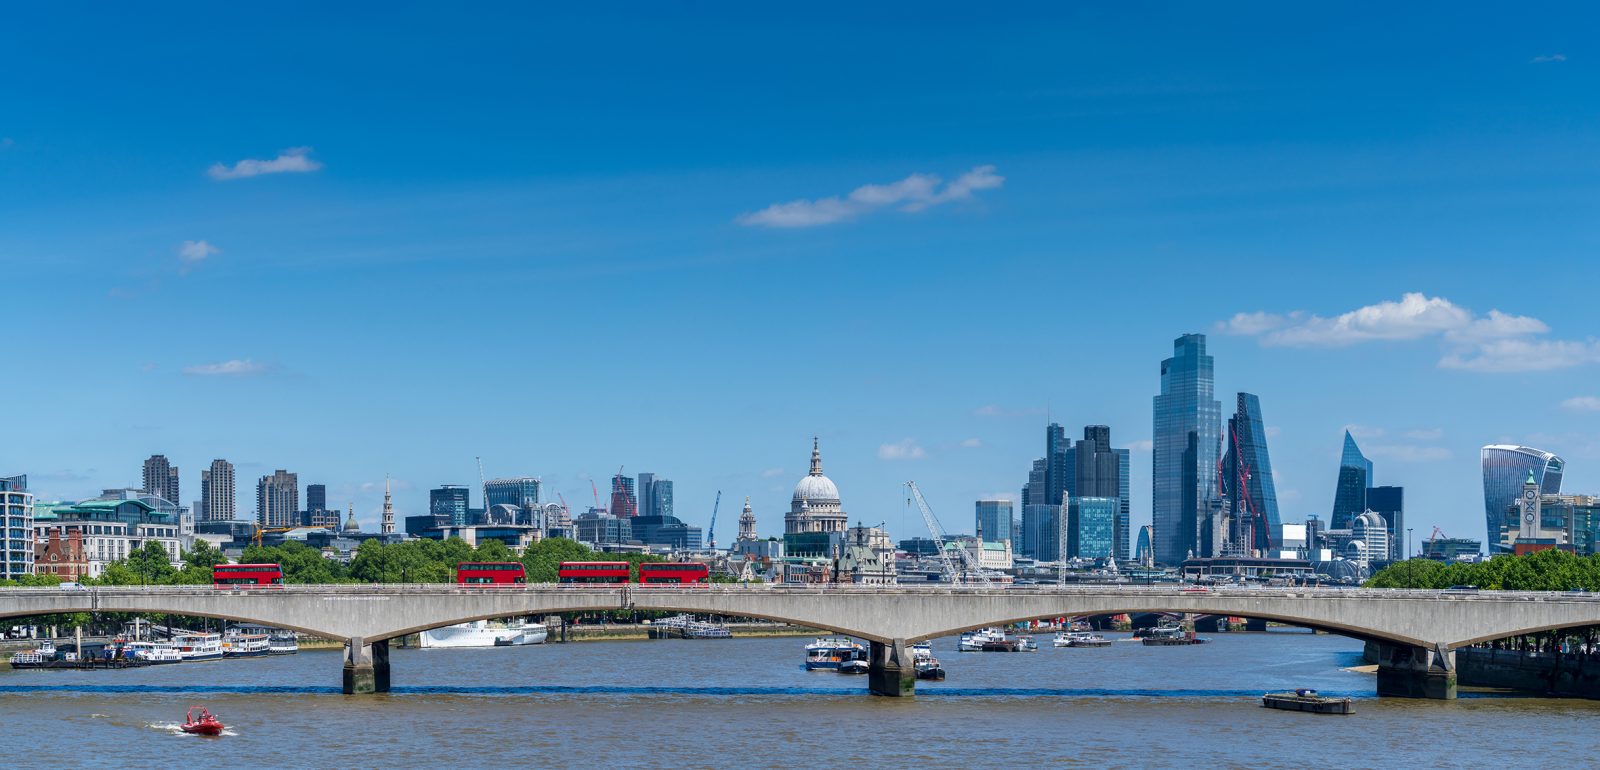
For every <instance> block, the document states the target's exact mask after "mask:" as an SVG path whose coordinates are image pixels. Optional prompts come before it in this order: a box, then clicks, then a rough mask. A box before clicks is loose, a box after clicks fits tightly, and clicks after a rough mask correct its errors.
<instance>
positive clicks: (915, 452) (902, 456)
mask: <svg viewBox="0 0 1600 770" xmlns="http://www.w3.org/2000/svg"><path fill="white" fill-rule="evenodd" d="M927 456H928V453H927V452H925V451H923V450H922V447H921V446H920V445H918V444H917V442H916V441H915V440H914V439H909V438H907V439H901V440H899V441H896V442H895V443H893V444H882V445H880V446H879V447H878V459H879V460H921V459H922V458H924V457H927Z"/></svg>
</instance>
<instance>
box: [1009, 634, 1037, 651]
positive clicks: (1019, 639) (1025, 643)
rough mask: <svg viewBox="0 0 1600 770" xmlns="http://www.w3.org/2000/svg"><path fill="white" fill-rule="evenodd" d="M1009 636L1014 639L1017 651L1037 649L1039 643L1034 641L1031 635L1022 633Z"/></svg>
mask: <svg viewBox="0 0 1600 770" xmlns="http://www.w3.org/2000/svg"><path fill="white" fill-rule="evenodd" d="M1011 638H1012V639H1015V640H1016V643H1017V652H1038V651H1039V643H1038V642H1036V641H1034V640H1033V637H1032V636H1029V635H1028V634H1022V635H1020V636H1014V637H1011Z"/></svg>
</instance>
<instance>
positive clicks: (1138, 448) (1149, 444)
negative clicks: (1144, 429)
mask: <svg viewBox="0 0 1600 770" xmlns="http://www.w3.org/2000/svg"><path fill="white" fill-rule="evenodd" d="M1155 448H1156V442H1154V441H1151V440H1150V439H1147V438H1142V439H1139V440H1138V441H1129V442H1128V451H1130V452H1139V453H1144V452H1152V451H1155Z"/></svg>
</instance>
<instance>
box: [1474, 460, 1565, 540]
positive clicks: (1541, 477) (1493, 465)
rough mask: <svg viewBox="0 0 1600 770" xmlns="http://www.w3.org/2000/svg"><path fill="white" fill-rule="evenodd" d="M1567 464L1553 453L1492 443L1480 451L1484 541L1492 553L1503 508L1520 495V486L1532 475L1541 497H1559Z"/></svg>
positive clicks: (1498, 538) (1503, 513) (1502, 517)
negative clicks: (1481, 458)
mask: <svg viewBox="0 0 1600 770" xmlns="http://www.w3.org/2000/svg"><path fill="white" fill-rule="evenodd" d="M1566 465H1567V463H1566V461H1565V460H1562V459H1561V458H1560V457H1557V456H1556V455H1555V453H1554V452H1546V451H1544V450H1543V449H1534V448H1533V447H1526V446H1514V445H1511V444H1491V445H1489V446H1486V447H1484V448H1483V513H1484V523H1485V525H1486V527H1487V532H1488V537H1487V538H1485V539H1484V542H1485V543H1488V544H1489V550H1490V551H1491V552H1493V551H1494V550H1495V548H1496V545H1495V544H1497V543H1499V542H1500V527H1501V525H1502V524H1503V523H1504V521H1505V517H1506V508H1509V507H1510V506H1511V504H1512V503H1514V502H1516V500H1517V496H1518V495H1520V494H1522V485H1523V483H1524V482H1526V481H1527V480H1528V474H1530V473H1531V474H1533V478H1534V480H1535V481H1537V482H1538V483H1539V493H1540V494H1543V495H1558V494H1561V472H1562V471H1563V470H1565V469H1566Z"/></svg>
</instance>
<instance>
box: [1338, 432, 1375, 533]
mask: <svg viewBox="0 0 1600 770" xmlns="http://www.w3.org/2000/svg"><path fill="white" fill-rule="evenodd" d="M1370 486H1372V461H1371V460H1368V459H1367V457H1366V455H1363V454H1361V447H1358V446H1356V440H1355V438H1353V437H1352V436H1351V435H1350V431H1345V432H1344V453H1343V454H1342V455H1341V456H1340V457H1339V482H1338V485H1337V486H1336V487H1335V488H1334V492H1333V515H1332V516H1330V517H1329V518H1328V522H1329V526H1330V527H1331V528H1333V529H1349V528H1350V522H1351V521H1352V520H1354V519H1355V517H1357V516H1360V515H1361V512H1362V511H1365V510H1366V509H1367V488H1368V487H1370Z"/></svg>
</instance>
